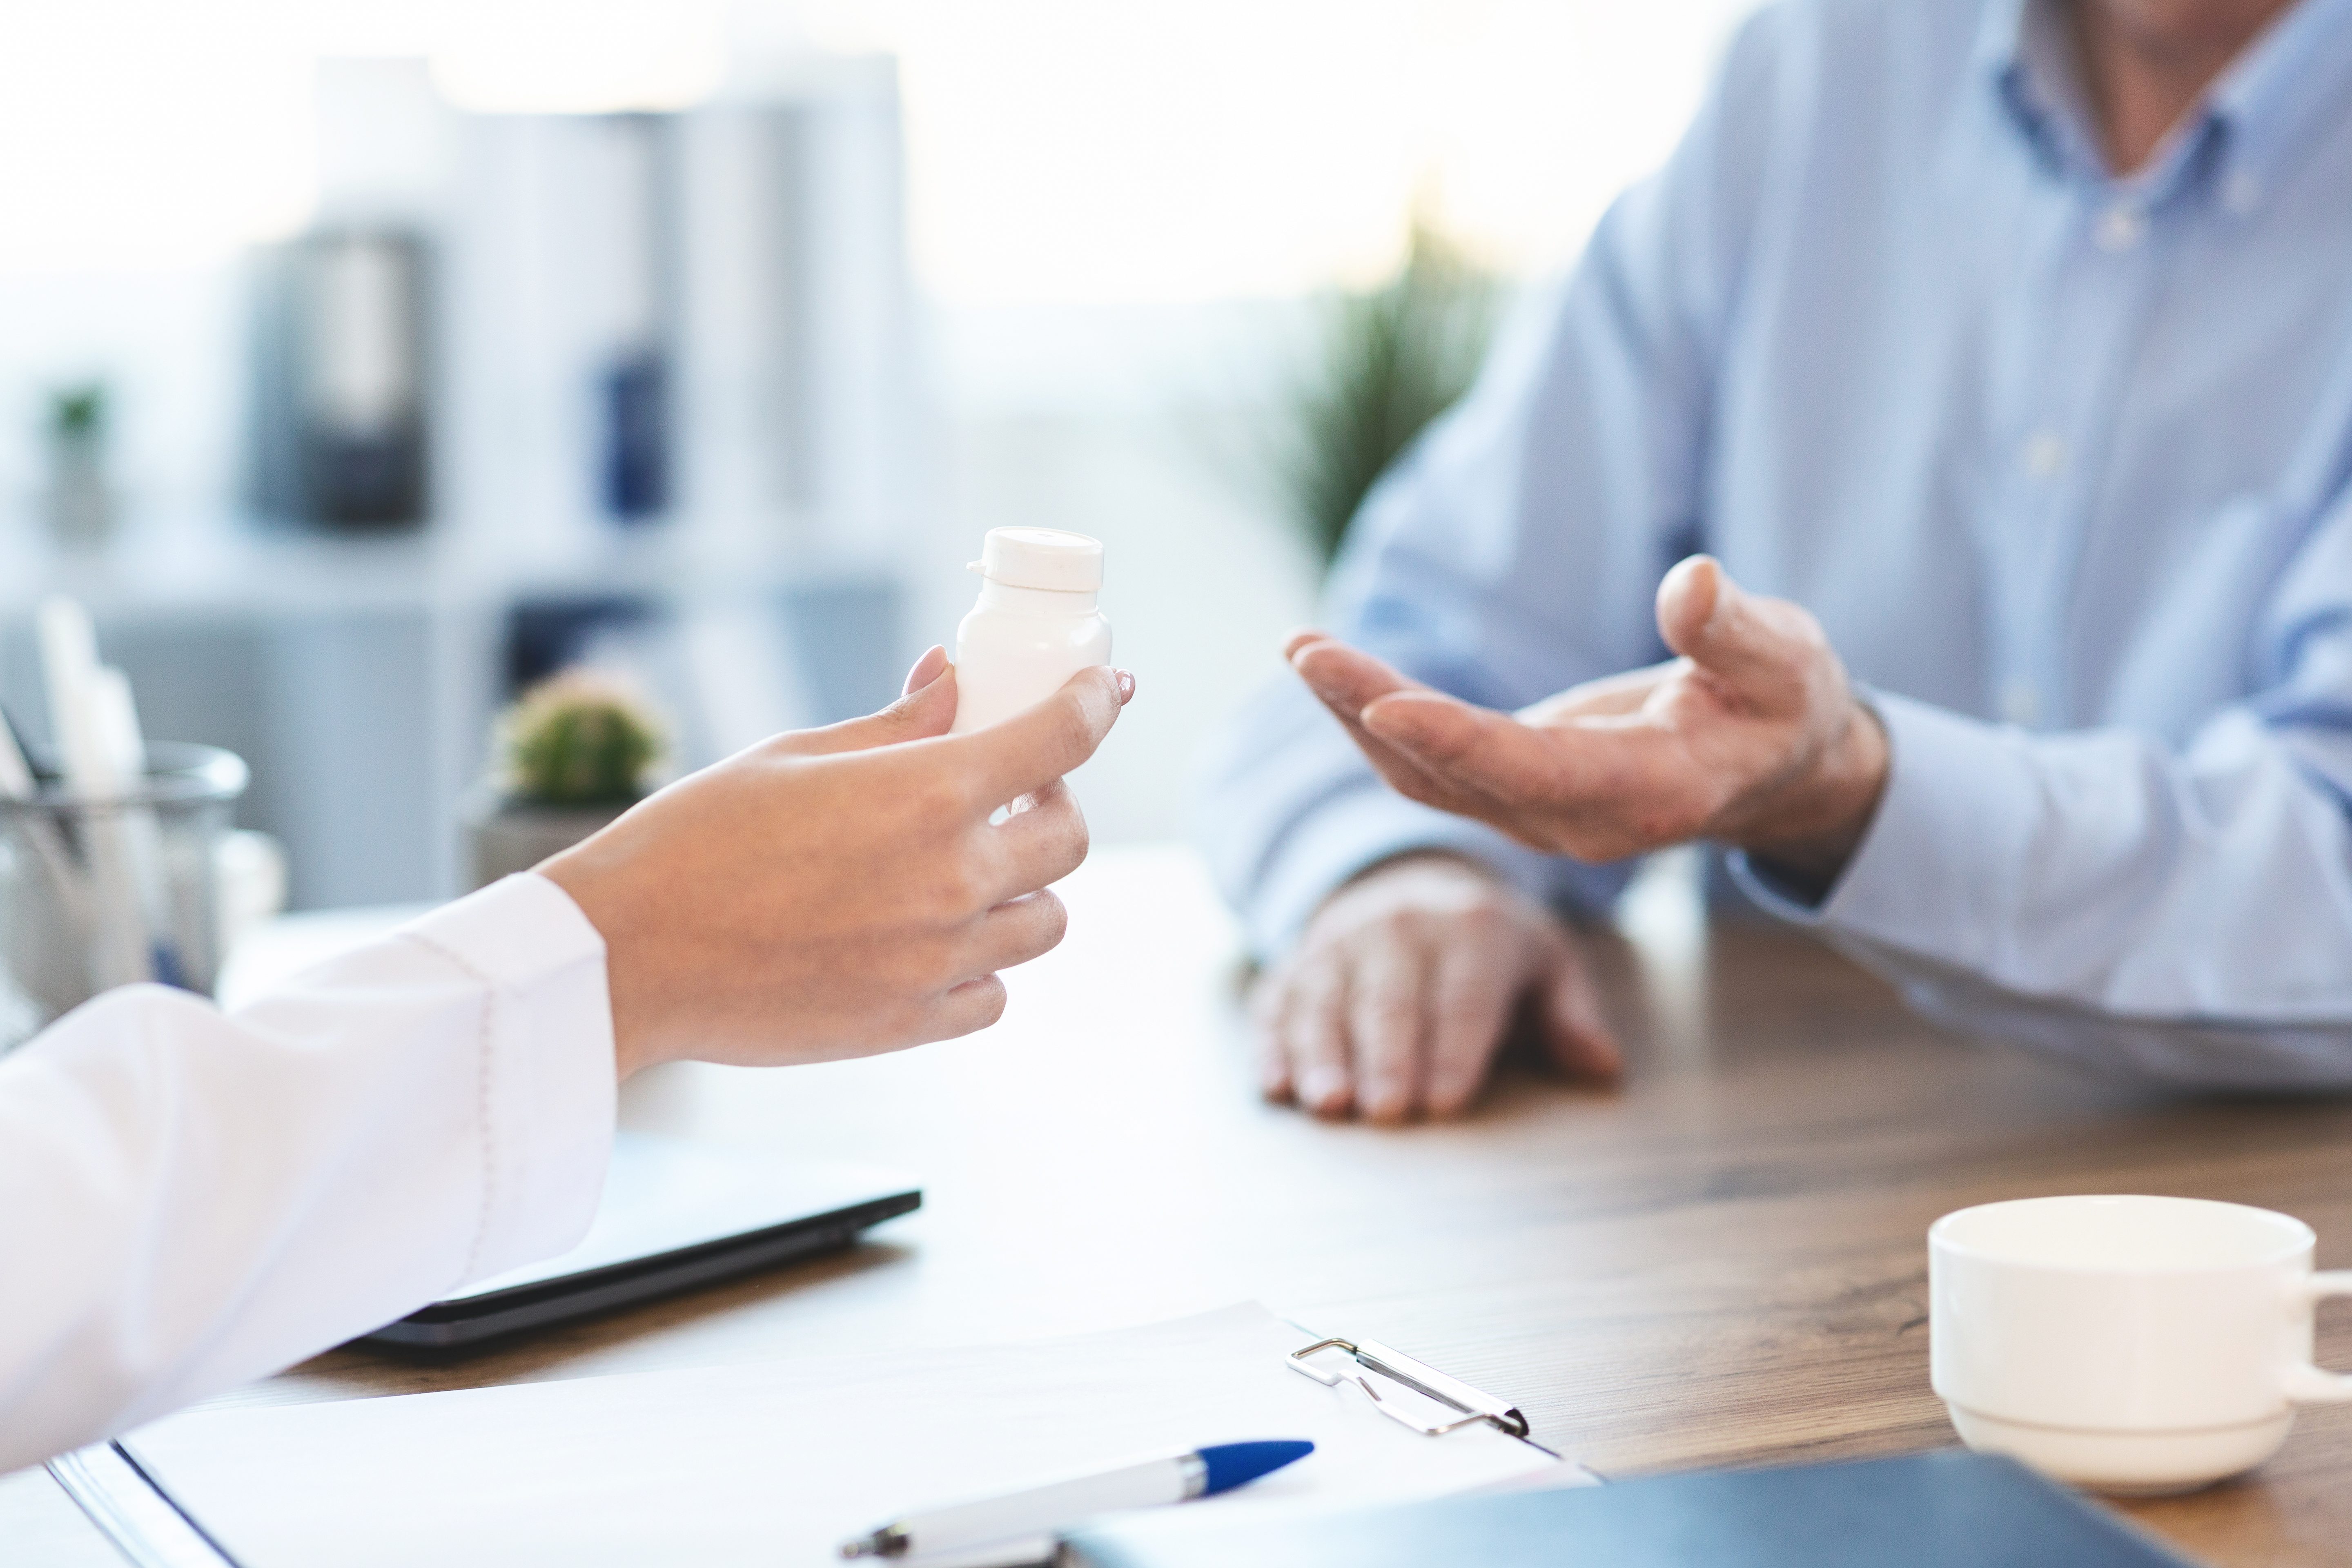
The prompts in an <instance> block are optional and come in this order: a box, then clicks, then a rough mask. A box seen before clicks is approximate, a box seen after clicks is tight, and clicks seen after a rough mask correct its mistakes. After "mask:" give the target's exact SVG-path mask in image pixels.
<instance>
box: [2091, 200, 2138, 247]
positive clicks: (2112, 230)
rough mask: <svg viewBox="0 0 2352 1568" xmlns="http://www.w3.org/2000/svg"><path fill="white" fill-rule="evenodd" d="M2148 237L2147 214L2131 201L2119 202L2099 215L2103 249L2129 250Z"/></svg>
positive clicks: (2099, 232) (2100, 239)
mask: <svg viewBox="0 0 2352 1568" xmlns="http://www.w3.org/2000/svg"><path fill="white" fill-rule="evenodd" d="M2146 238H2147V214H2146V213H2144V212H2142V211H2140V210H2139V208H2137V207H2136V206H2134V205H2131V204H2130V203H2129V202H2118V203H2117V204H2116V205H2114V206H2111V207H2109V208H2108V209H2107V210H2106V211H2105V212H2103V213H2101V214H2100V215H2099V226H2098V241H2099V248H2100V249H2101V250H2129V249H2130V248H2131V247H2134V246H2136V245H2137V244H2138V243H2139V242H2140V241H2141V240H2143V239H2146Z"/></svg>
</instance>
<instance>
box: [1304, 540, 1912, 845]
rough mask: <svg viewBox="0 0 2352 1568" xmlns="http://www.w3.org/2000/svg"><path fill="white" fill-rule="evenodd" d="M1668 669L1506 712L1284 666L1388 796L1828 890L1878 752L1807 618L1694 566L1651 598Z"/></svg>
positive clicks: (1882, 746)
mask: <svg viewBox="0 0 2352 1568" xmlns="http://www.w3.org/2000/svg"><path fill="white" fill-rule="evenodd" d="M1658 629H1659V631H1660V633H1661V634H1662V635H1663V636H1664V638H1665V641H1666V646H1667V647H1670V648H1672V649H1674V650H1675V653H1676V654H1677V655H1678V656H1679V657H1677V658H1674V659H1672V660H1670V661H1668V662H1667V663H1664V664H1661V665H1656V666H1653V667H1652V668H1647V669H1639V670H1633V671H1631V672H1629V673H1627V674H1623V675H1618V676H1612V677H1609V678H1608V679H1602V680H1596V681H1591V682H1588V683H1587V684H1585V685H1582V686H1579V687H1575V688H1573V689H1570V690H1568V691H1564V692H1561V693H1560V694H1559V695H1558V696H1556V697H1550V698H1547V699H1545V700H1543V701H1541V702H1538V703H1536V704H1534V705H1532V706H1530V707H1528V708H1526V709H1523V710H1520V711H1519V712H1518V713H1517V714H1507V713H1498V712H1496V711H1494V710H1491V709H1486V708H1479V707H1476V706H1475V705H1473V704H1471V703H1467V702H1464V701H1462V700H1459V699H1457V698H1454V697H1449V696H1447V695H1445V694H1444V693H1443V692H1439V691H1433V690H1431V689H1428V688H1427V687H1424V686H1422V685H1420V684H1419V683H1418V682H1415V681H1412V680H1409V679H1406V678H1405V677H1403V676H1402V675H1400V674H1398V673H1397V671H1395V670H1394V669H1392V668H1390V667H1389V666H1388V665H1386V664H1384V663H1382V662H1381V660H1380V659H1378V658H1373V657H1372V656H1371V655H1370V654H1367V653H1364V652H1361V651H1360V650H1358V649H1356V648H1351V647H1348V646H1347V645H1346V644H1344V643H1340V642H1338V641H1335V640H1333V639H1331V638H1329V637H1325V636H1323V635H1322V634H1320V633H1315V632H1307V633H1301V634H1300V635H1299V636H1297V637H1294V638H1293V639H1292V640H1291V643H1290V646H1289V647H1288V649H1287V650H1286V651H1287V652H1288V655H1289V658H1290V661H1291V664H1292V666H1293V668H1296V669H1297V671H1298V673H1299V675H1300V676H1301V677H1302V678H1303V679H1305V680H1306V681H1307V685H1308V686H1309V687H1311V688H1312V689H1314V691H1315V693H1316V695H1317V696H1318V697H1319V698H1321V699H1322V700H1323V702H1324V704H1325V705H1326V706H1327V707H1328V708H1329V709H1330V710H1332V712H1333V713H1334V714H1335V715H1337V716H1338V718H1339V721H1340V722H1341V723H1343V724H1345V725H1346V726H1347V727H1348V729H1349V733H1350V734H1352V735H1353V736H1354V737H1355V740H1356V742H1357V744H1358V745H1360V747H1362V748H1363V751H1364V753H1365V755H1366V756H1367V757H1369V758H1370V761H1371V763H1372V765H1373V766H1374V767H1375V768H1377V769H1378V770H1379V771H1380V773H1381V777H1383V778H1384V779H1386V780H1387V781H1388V782H1389V783H1390V784H1391V785H1393V786H1394V787H1395V788H1397V789H1398V790H1399V791H1401V792H1402V793H1403V794H1405V795H1410V796H1412V798H1413V799H1415V800H1419V801H1423V802H1426V803H1427V804H1429V805H1434V806H1437V807H1440V808H1441V809H1443V810H1446V811H1451V812H1454V813H1457V814H1459V815H1461V816H1471V817H1475V818H1477V819H1479V820H1480V821H1483V822H1486V823H1490V824H1492V825H1493V826H1496V827H1497V828H1500V829H1501V830H1502V831H1503V832H1505V833H1507V834H1509V835H1510V836H1511V837H1514V838H1516V839H1517V840H1519V841H1520V842H1521V843H1523V844H1527V845H1529V846H1531V847H1535V848H1538V849H1541V850H1545V851H1547V852H1549V853H1552V854H1557V855H1569V856H1573V857H1575V858H1578V859H1580V860H1588V861H1604V860H1615V859H1621V858H1624V857H1626V856H1628V855H1635V854H1640V853H1642V852H1643V851H1646V850H1650V849H1655V848H1659V847H1664V846H1666V845H1669V844H1678V843H1682V842H1685V841H1686V840H1689V839H1693V838H1713V839H1717V840H1718V841H1721V842H1724V843H1728V844H1734V845H1738V846H1741V847H1747V848H1749V849H1752V850H1755V851H1757V852H1758V853H1759V854H1762V855H1765V856H1766V857H1768V858H1770V859H1771V860H1773V861H1774V862H1775V863H1776V864H1780V865H1783V866H1785V867H1787V868H1790V869H1791V870H1793V871H1796V872H1798V873H1800V874H1801V875H1804V876H1806V877H1808V878H1817V879H1820V880H1822V882H1824V883H1825V882H1827V881H1828V880H1829V879H1833V878H1834V877H1835V876H1836V874H1837V871H1838V869H1839V868H1841V867H1843V864H1844V862H1845V860H1846V858H1848V857H1849V856H1850V855H1851V854H1852V853H1853V847H1854V846H1855V845H1856V844H1857V843H1859V842H1860V840H1861V837H1862V834H1863V831H1864V829H1865V828H1866V827H1867V826H1869V822H1870V816H1871V813H1872V812H1873V811H1874V809H1875V807H1876V805H1877V800H1878V796H1879V794H1880V792H1881V790H1882V789H1883V787H1884V785H1885V775H1886V764H1887V755H1886V742H1885V735H1884V733H1883V732H1882V731H1880V729H1879V727H1878V724H1877V721H1876V720H1875V719H1874V718H1873V717H1872V716H1871V715H1870V713H1869V710H1867V709H1865V708H1864V707H1863V705H1862V704H1861V703H1860V702H1859V701H1857V700H1855V698H1854V696H1853V691H1852V689H1851V687H1850V686H1849V684H1848V682H1847V679H1846V675H1845V668H1844V666H1843V664H1841V663H1840V662H1839V660H1838V657H1837V654H1836V652H1835V651H1834V650H1833V649H1832V648H1831V647H1830V646H1829V642H1828V640H1827V638H1825V637H1823V636H1822V629H1821V626H1820V625H1819V623H1817V622H1816V621H1815V620H1814V619H1813V617H1812V616H1811V615H1809V614H1807V613H1806V612H1805V611H1804V610H1803V609H1802V608H1801V607H1799V606H1798V605H1793V604H1790V603H1788V602H1787V601H1785V600H1780V599H1768V598H1759V597H1757V596H1755V595H1749V594H1747V593H1744V592H1742V591H1741V590H1740V589H1739V588H1738V586H1737V585H1736V584H1733V583H1732V581H1731V579H1730V578H1729V576H1728V575H1727V574H1725V573H1724V571H1723V569H1722V567H1721V566H1720V565H1718V564H1717V563H1716V562H1715V561H1714V560H1712V559H1711V558H1709V557H1706V556H1703V555H1701V556H1693V557H1692V558H1691V559H1689V560H1687V561H1685V562H1683V563H1681V564H1680V565H1678V566H1676V567H1675V569H1674V571H1672V572H1670V573H1669V574H1667V575H1666V578H1665V581H1664V583H1662V584H1660V585H1659V588H1658Z"/></svg>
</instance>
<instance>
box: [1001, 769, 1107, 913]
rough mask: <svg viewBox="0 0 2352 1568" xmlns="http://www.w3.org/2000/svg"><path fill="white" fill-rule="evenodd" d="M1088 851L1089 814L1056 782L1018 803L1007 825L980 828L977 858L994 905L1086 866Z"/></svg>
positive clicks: (1005, 822)
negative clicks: (1080, 808)
mask: <svg viewBox="0 0 2352 1568" xmlns="http://www.w3.org/2000/svg"><path fill="white" fill-rule="evenodd" d="M974 854H975V858H976V859H977V862H978V865H979V867H980V868H981V876H982V881H983V886H984V887H985V888H986V889H987V890H988V893H989V895H990V901H991V902H992V903H994V902H1002V901H1003V900H1006V899H1013V898H1018V897H1020V896H1021V895H1022V894H1024V893H1034V892H1035V891H1036V890H1037V889H1040V888H1044V887H1050V886H1051V885H1052V884H1054V883H1055V882H1058V881H1060V880H1061V879H1063V878H1065V877H1066V876H1068V875H1069V874H1070V873H1071V872H1073V871H1075V870H1076V869H1077V868H1079V867H1080V866H1082V865H1084V864H1085V863H1086V858H1087V818H1086V814H1085V813H1084V812H1082V811H1080V810H1079V809H1078V797H1077V796H1076V795H1073V794H1071V793H1070V786H1069V785H1067V784H1064V783H1062V782H1061V781H1060V780H1058V779H1057V780H1055V782H1054V783H1052V784H1047V785H1046V786H1045V788H1043V789H1041V790H1039V791H1037V792H1036V793H1035V794H1034V795H1024V796H1022V797H1021V798H1020V799H1019V800H1017V801H1015V802H1013V815H1012V816H1008V817H1006V818H1005V819H1004V820H1003V822H1001V823H998V824H996V825H995V826H992V827H982V828H981V829H980V830H979V843H978V845H977V847H976V848H975V850H974Z"/></svg>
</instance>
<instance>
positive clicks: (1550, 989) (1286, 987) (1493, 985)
mask: <svg viewBox="0 0 2352 1568" xmlns="http://www.w3.org/2000/svg"><path fill="white" fill-rule="evenodd" d="M1523 1008H1524V1011H1525V1013H1526V1014H1527V1015H1528V1017H1529V1021H1530V1022H1531V1023H1532V1024H1533V1026H1534V1027H1535V1029H1536V1032H1537V1033H1538V1034H1539V1035H1540V1037H1542V1039H1543V1042H1544V1045H1545V1047H1546V1049H1547V1051H1548V1052H1549V1055H1550V1057H1551V1058H1552V1059H1553V1061H1555V1062H1556V1063H1558V1064H1559V1067H1560V1068H1562V1069H1563V1070H1565V1071H1568V1072H1570V1073H1573V1074H1576V1075H1578V1076H1580V1077H1586V1078H1612V1077H1614V1076H1615V1075H1616V1073H1617V1070H1618V1066H1619V1057H1618V1052H1617V1043H1616V1041H1615V1039H1614V1038H1613V1037H1612V1036H1611V1035H1610V1032H1609V1026H1608V1024H1607V1023H1606V1022H1605V1021H1603V1019H1602V1017H1601V1008H1600V1004H1599V999H1598V997H1597V995H1596V994H1595V993H1594V990H1593V987H1592V982H1591V977H1590V976H1589V975H1588V973H1586V970H1585V966H1584V963H1583V961H1582V959H1581V958H1580V955H1579V953H1578V951H1577V948H1576V945H1575V939H1574V937H1573V936H1572V934H1571V933H1570V931H1569V930H1568V928H1567V927H1566V926H1564V925H1562V924H1561V923H1560V921H1559V920H1557V919H1556V918H1554V917H1553V916H1552V914H1551V913H1550V912H1549V911H1548V910H1542V909H1539V908H1538V907H1537V906H1536V905H1535V904H1533V903H1531V902H1529V901H1528V900H1527V899H1526V898H1524V897H1522V896H1521V895H1520V894H1519V892H1518V891H1517V889H1514V888H1512V887H1510V886H1508V885H1507V883H1505V882H1504V881H1503V880H1502V879H1500V878H1498V877H1496V875H1495V874H1494V873H1493V872H1491V871H1489V870H1487V869H1486V868H1484V867H1482V866H1479V865H1477V864H1476V863H1475V862H1474V861H1471V860H1468V859H1465V858H1462V857H1459V856H1455V855H1451V854H1445V853H1439V852H1429V853H1422V854H1413V855H1406V856H1402V857H1399V858H1396V859H1393V860H1389V861H1384V862H1382V863H1381V865H1378V866H1375V867H1374V868H1371V869H1370V870H1369V871H1367V872H1365V873H1364V874H1363V875H1362V876H1360V877H1358V878H1357V879H1355V880H1354V881H1352V882H1349V883H1348V884H1347V885H1346V886H1345V887H1342V888H1341V889H1339V891H1338V892H1336V893H1333V894H1332V895H1331V897H1330V898H1329V899H1328V900H1326V901H1325V903H1324V905H1323V907H1322V908H1321V909H1320V910H1317V911H1316V914H1315V917H1314V918H1313V919H1312V920H1310V921H1308V922H1307V930H1306V931H1305V933H1304V934H1303V935H1302V936H1301V937H1300V938H1299V942H1298V946H1297V949H1296V950H1295V951H1294V952H1292V953H1291V954H1290V955H1289V957H1288V958H1286V960H1284V962H1283V963H1280V964H1278V965H1277V966H1276V967H1275V968H1274V969H1273V970H1271V971H1270V972H1269V973H1267V974H1266V975H1265V978H1264V979H1263V980H1261V981H1260V982H1259V983H1258V986H1257V989H1256V991H1255V993H1254V994H1252V997H1251V1012H1252V1014H1253V1016H1254V1019H1255V1024H1256V1028H1257V1036H1258V1046H1259V1053H1260V1056H1259V1059H1260V1064H1261V1075H1262V1076H1261V1080H1260V1081H1261V1085H1262V1087H1263V1088H1264V1089H1265V1093H1266V1096H1267V1098H1268V1099H1271V1100H1297V1102H1298V1103H1299V1104H1300V1105H1302V1106H1304V1107H1305V1108H1306V1109H1307V1110H1311V1111H1313V1112H1314V1113H1315V1114H1316V1115H1318V1116H1326V1117H1342V1116H1346V1115H1348V1114H1349V1112H1351V1111H1356V1112H1360V1113H1361V1114H1362V1115H1363V1116H1365V1117H1366V1118H1367V1119H1369V1120H1370V1121H1381V1122H1391V1123H1393V1122H1399V1121H1406V1120H1408V1119H1410V1118H1411V1117H1412V1116H1414V1115H1415V1114H1418V1113H1421V1112H1423V1111H1425V1112H1427V1113H1428V1114H1430V1115H1432V1116H1441V1117H1444V1116H1457V1115H1460V1114H1461V1113H1462V1112H1463V1111H1464V1110H1466V1109H1467V1108H1468V1107H1469V1104H1470V1101H1471V1100H1472V1099H1473V1098H1474V1097H1475V1095H1476V1094H1477V1092H1478V1086H1479V1084H1480V1083H1482V1082H1483V1081H1484V1080H1485V1079H1486V1068H1487V1066H1488V1065H1489V1063H1490V1062H1492V1060H1493V1059H1494V1056H1495V1052H1496V1047H1499V1046H1500V1045H1501V1044H1502V1043H1503V1040H1504V1038H1505V1037H1506V1036H1507V1034H1508V1033H1509V1032H1510V1029H1511V1026H1512V1024H1513V1022H1514V1021H1515V1019H1517V1017H1518V1016H1521V1013H1522V1009H1523Z"/></svg>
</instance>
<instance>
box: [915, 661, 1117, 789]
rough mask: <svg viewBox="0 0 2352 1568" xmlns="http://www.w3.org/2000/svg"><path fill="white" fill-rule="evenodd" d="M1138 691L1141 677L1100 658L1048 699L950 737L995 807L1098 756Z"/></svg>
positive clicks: (961, 760)
mask: <svg viewBox="0 0 2352 1568" xmlns="http://www.w3.org/2000/svg"><path fill="white" fill-rule="evenodd" d="M1134 695H1135V677H1133V676H1132V675H1129V673H1128V672H1127V671H1125V670H1123V669H1113V668H1110V667H1109V666H1108V665H1100V664H1098V665H1096V666H1095V667H1093V668H1090V669H1082V670H1080V671H1078V673H1077V674H1076V675H1074V676H1072V677H1070V679H1068V680H1067V681H1066V682H1065V683H1064V684H1063V686H1062V689H1060V690H1059V691H1056V692H1055V693H1054V695H1053V696H1051V697H1048V698H1046V699H1045V700H1044V701H1043V702H1039V703H1035V704H1034V705H1033V706H1031V707H1028V708H1024V709H1023V710H1021V711H1020V712H1018V713H1015V714H1014V715H1013V717H1012V718H1010V719H1006V720H1004V721H1002V722H1000V723H995V724H991V725H990V726H989V727H988V728H987V729H985V730H975V731H972V732H971V733H970V734H967V735H958V736H956V737H954V738H953V739H952V740H951V741H950V742H948V743H949V744H950V745H951V746H953V747H955V748H956V749H957V750H958V751H960V752H962V753H963V755H962V756H961V757H960V758H959V759H958V763H959V766H960V767H961V768H962V770H963V772H964V773H965V776H966V777H968V778H970V779H971V784H972V790H973V794H972V799H973V800H974V801H975V802H977V803H978V804H979V805H981V806H982V807H984V808H986V809H989V810H993V809H994V808H996V807H997V806H1000V805H1003V804H1004V803H1005V802H1006V801H1009V800H1013V799H1014V798H1016V797H1018V796H1021V795H1031V794H1034V793H1035V792H1036V791H1038V790H1042V789H1044V788H1045V786H1046V785H1047V784H1052V783H1053V782H1054V781H1055V780H1056V779H1058V778H1060V777H1061V776H1062V775H1063V774H1065V773H1071V772H1073V771H1075V770H1076V768H1077V766H1078V764H1079V763H1083V762H1085V761H1086V760H1087V758H1088V757H1091V756H1093V755H1094V754H1095V748H1096V747H1097V746H1099V745H1101V744H1102V741H1103V737H1104V736H1105V735H1108V734H1109V733H1110V727H1111V726H1112V725H1113V724H1114V723H1116V722H1118V710H1120V709H1121V708H1122V707H1124V706H1126V704H1127V701H1128V700H1129V698H1131V697H1133V696H1134Z"/></svg>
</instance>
